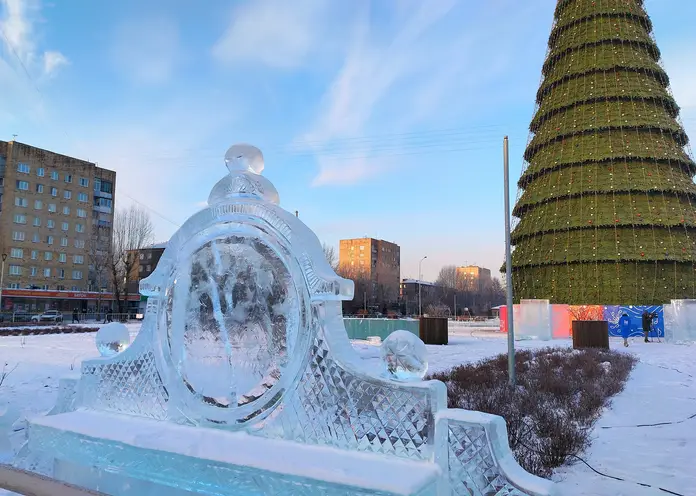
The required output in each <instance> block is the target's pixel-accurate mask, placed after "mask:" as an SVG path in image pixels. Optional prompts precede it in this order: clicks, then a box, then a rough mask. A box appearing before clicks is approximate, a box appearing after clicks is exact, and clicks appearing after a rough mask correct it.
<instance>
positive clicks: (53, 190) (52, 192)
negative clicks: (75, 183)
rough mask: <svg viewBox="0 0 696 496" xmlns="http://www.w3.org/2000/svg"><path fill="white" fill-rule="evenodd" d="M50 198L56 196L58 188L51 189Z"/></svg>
mask: <svg viewBox="0 0 696 496" xmlns="http://www.w3.org/2000/svg"><path fill="white" fill-rule="evenodd" d="M51 196H52V197H54V198H55V197H56V196H58V188H51Z"/></svg>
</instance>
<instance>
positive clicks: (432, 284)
mask: <svg viewBox="0 0 696 496" xmlns="http://www.w3.org/2000/svg"><path fill="white" fill-rule="evenodd" d="M401 282H402V283H403V284H418V283H420V285H421V286H437V284H435V283H434V282H429V281H419V280H418V279H402V280H401Z"/></svg>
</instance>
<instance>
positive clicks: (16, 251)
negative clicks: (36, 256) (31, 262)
mask: <svg viewBox="0 0 696 496" xmlns="http://www.w3.org/2000/svg"><path fill="white" fill-rule="evenodd" d="M10 257H12V258H24V250H22V249H21V248H12V249H11V250H10Z"/></svg>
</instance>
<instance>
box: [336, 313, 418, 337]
mask: <svg viewBox="0 0 696 496" xmlns="http://www.w3.org/2000/svg"><path fill="white" fill-rule="evenodd" d="M343 324H344V325H345V328H346V332H347V333H348V338H349V339H367V338H369V337H373V336H378V337H379V338H381V339H386V338H387V336H389V335H390V334H391V333H392V332H394V331H397V330H404V331H410V332H412V333H414V334H415V335H416V336H417V335H418V320H417V319H354V318H344V319H343Z"/></svg>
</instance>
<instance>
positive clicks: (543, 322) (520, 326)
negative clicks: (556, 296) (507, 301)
mask: <svg viewBox="0 0 696 496" xmlns="http://www.w3.org/2000/svg"><path fill="white" fill-rule="evenodd" d="M515 336H516V337H519V338H534V339H541V340H543V341H547V340H549V339H552V338H553V331H552V328H551V305H550V304H549V300H521V301H520V312H519V317H518V319H517V321H516V322H515Z"/></svg>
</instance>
